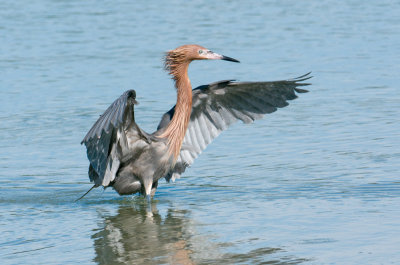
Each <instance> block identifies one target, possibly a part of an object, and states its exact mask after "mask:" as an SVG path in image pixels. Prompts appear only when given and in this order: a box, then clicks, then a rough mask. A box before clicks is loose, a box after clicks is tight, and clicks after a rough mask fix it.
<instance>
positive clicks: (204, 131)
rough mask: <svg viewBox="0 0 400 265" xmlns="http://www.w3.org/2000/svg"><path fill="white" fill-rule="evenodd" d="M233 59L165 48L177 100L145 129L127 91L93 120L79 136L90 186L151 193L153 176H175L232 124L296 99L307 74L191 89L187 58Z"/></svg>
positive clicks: (133, 95) (188, 47)
mask: <svg viewBox="0 0 400 265" xmlns="http://www.w3.org/2000/svg"><path fill="white" fill-rule="evenodd" d="M201 59H222V60H227V61H234V62H238V61H237V60H235V59H233V58H230V57H226V56H222V55H219V54H216V53H213V52H211V51H209V50H207V49H205V48H204V47H201V46H199V45H184V46H181V47H178V48H177V49H175V50H172V51H169V52H168V53H167V55H166V59H165V68H166V70H168V71H169V73H170V74H171V75H172V77H173V79H174V81H175V87H176V89H177V103H176V105H175V106H174V107H173V108H172V109H171V110H170V111H168V112H167V113H165V114H164V116H163V117H162V120H161V122H160V124H159V126H158V128H157V130H156V131H155V132H154V133H152V134H148V133H146V132H144V131H142V130H141V129H140V128H139V126H138V125H137V124H136V123H135V119H134V105H135V104H137V102H136V99H135V98H136V93H135V91H134V90H129V91H126V92H125V93H124V94H123V95H122V96H121V97H120V98H118V99H117V100H116V101H115V102H114V103H113V104H112V105H111V106H110V107H109V108H108V109H107V110H106V111H105V113H104V114H103V115H102V116H101V117H100V118H99V119H98V120H97V122H96V123H95V124H94V125H93V127H92V128H91V130H90V131H89V132H88V134H87V135H86V136H85V138H84V139H83V141H82V143H84V144H85V145H86V147H87V155H88V159H89V162H90V165H89V178H90V180H91V181H92V182H94V186H95V187H97V186H103V187H108V186H112V187H113V188H114V189H115V190H116V191H117V192H118V193H119V194H120V195H126V194H134V193H137V192H140V193H141V194H143V195H145V196H147V197H148V198H149V197H150V196H151V195H154V193H155V191H156V188H157V185H158V180H159V179H161V178H163V177H164V178H166V179H167V181H169V180H171V179H172V180H175V179H176V178H179V177H180V174H182V173H183V172H184V170H185V168H186V167H188V166H190V165H191V164H192V163H193V161H194V159H195V158H196V157H197V156H198V155H199V154H200V153H201V152H202V151H203V150H204V149H205V147H206V146H207V145H208V144H209V143H210V142H211V141H212V140H213V139H214V138H215V137H217V136H218V135H219V134H220V132H221V131H223V130H225V129H226V128H227V127H228V126H229V125H230V124H231V123H233V122H235V121H237V120H242V121H243V122H245V123H249V122H252V121H253V120H255V119H259V118H261V117H262V116H263V114H266V113H271V112H273V111H275V110H276V109H277V108H279V107H284V106H286V105H287V104H288V103H287V102H286V100H291V99H294V98H296V97H297V96H296V95H295V92H298V93H303V92H307V91H306V90H303V89H299V88H297V86H301V85H308V84H306V83H298V82H299V81H303V80H306V79H308V78H310V77H308V76H307V75H308V74H307V75H304V76H301V77H299V78H297V79H292V80H285V81H275V82H233V81H220V82H216V83H213V84H210V85H205V86H200V87H198V88H196V89H194V90H192V87H191V84H190V80H189V78H188V75H187V71H188V67H189V64H190V62H191V61H193V60H201Z"/></svg>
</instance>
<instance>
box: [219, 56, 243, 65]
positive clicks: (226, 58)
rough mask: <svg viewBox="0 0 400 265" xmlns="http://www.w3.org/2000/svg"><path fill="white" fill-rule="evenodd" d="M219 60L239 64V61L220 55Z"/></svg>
mask: <svg viewBox="0 0 400 265" xmlns="http://www.w3.org/2000/svg"><path fill="white" fill-rule="evenodd" d="M221 60H225V61H230V62H235V63H240V61H239V60H236V59H233V58H231V57H228V56H225V55H222V58H221Z"/></svg>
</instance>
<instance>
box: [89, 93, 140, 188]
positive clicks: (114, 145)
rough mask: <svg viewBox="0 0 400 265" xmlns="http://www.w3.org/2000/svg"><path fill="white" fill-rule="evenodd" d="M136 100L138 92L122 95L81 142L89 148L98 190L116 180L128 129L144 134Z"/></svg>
mask: <svg viewBox="0 0 400 265" xmlns="http://www.w3.org/2000/svg"><path fill="white" fill-rule="evenodd" d="M135 98H136V92H135V90H128V91H126V92H125V93H124V94H122V96H120V97H119V98H118V99H117V100H115V101H114V102H113V103H112V104H111V106H110V107H108V109H107V110H106V111H105V112H104V113H103V115H101V116H100V118H99V119H98V120H97V121H96V123H95V124H94V125H93V127H92V128H91V129H90V131H89V132H88V133H87V134H86V136H85V138H83V140H82V142H81V144H83V143H84V144H85V145H86V148H87V156H88V159H89V162H90V166H89V178H90V181H94V183H95V186H100V185H103V186H107V185H108V184H109V183H110V181H112V180H113V179H114V178H115V174H116V172H117V170H118V168H119V164H120V161H121V159H122V156H123V153H124V151H126V149H125V147H126V146H127V145H126V134H125V130H126V128H128V127H133V128H135V129H136V130H137V132H138V134H141V131H140V129H139V128H138V126H137V125H136V123H135V118H134V112H133V105H134V104H137V102H136V100H135Z"/></svg>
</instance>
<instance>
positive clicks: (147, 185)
mask: <svg viewBox="0 0 400 265" xmlns="http://www.w3.org/2000/svg"><path fill="white" fill-rule="evenodd" d="M143 186H144V194H143V195H144V196H145V197H146V199H147V201H148V202H149V203H150V201H151V187H152V186H153V178H145V179H144V180H143Z"/></svg>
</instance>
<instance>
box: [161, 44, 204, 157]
mask: <svg viewBox="0 0 400 265" xmlns="http://www.w3.org/2000/svg"><path fill="white" fill-rule="evenodd" d="M201 49H204V50H205V48H204V47H201V46H199V45H184V46H180V47H178V48H176V49H175V50H172V51H169V52H167V54H166V56H165V64H164V67H165V70H167V71H168V72H169V74H170V75H172V79H173V80H174V81H175V87H176V89H177V102H176V106H175V114H174V116H173V118H172V120H171V122H170V123H169V124H168V126H167V127H166V129H165V131H164V132H163V133H162V134H161V135H160V136H159V137H163V138H167V142H168V147H169V149H168V150H169V152H170V154H171V155H173V158H174V161H176V160H177V158H178V155H179V152H180V150H181V146H182V141H183V138H184V137H185V133H186V130H187V127H188V124H189V118H190V113H191V110H192V86H191V84H190V80H189V77H188V68H189V64H190V62H192V61H193V60H200V59H205V58H203V57H201V56H200V55H199V53H198V51H199V50H201Z"/></svg>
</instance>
